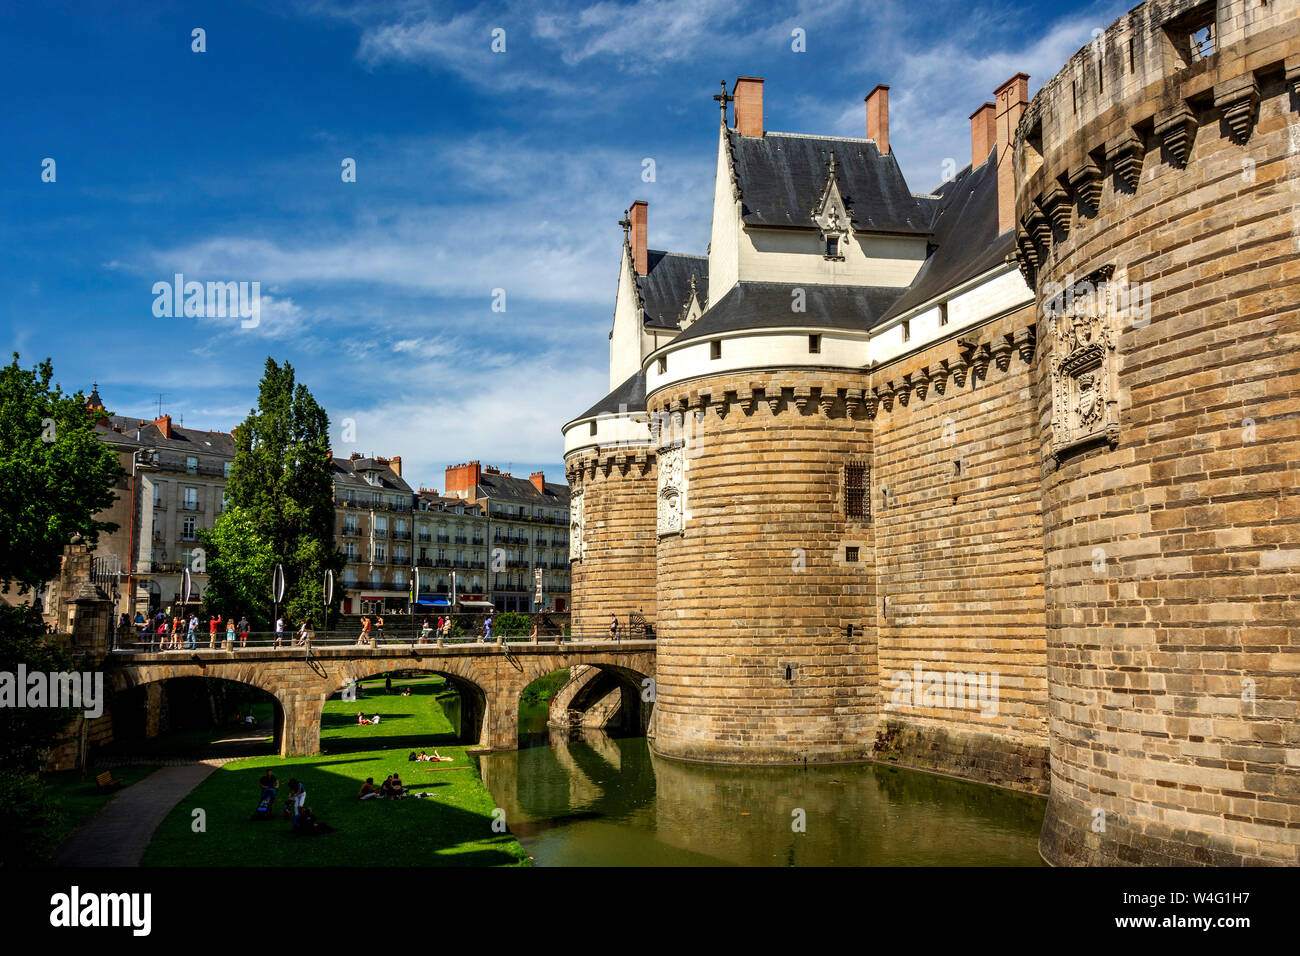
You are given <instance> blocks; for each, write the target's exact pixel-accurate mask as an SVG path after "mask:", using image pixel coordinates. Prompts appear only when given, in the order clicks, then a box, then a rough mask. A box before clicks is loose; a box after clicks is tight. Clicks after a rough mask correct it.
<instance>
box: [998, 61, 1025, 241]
mask: <svg viewBox="0 0 1300 956" xmlns="http://www.w3.org/2000/svg"><path fill="white" fill-rule="evenodd" d="M993 98H994V100H995V101H996V110H997V124H996V125H997V144H998V234H999V235H1000V234H1002V233H1004V232H1006V231H1007V230H1008V229H1013V228H1015V225H1016V178H1015V169H1014V168H1013V165H1014V164H1013V163H1012V157H1011V148H1012V146H1014V145H1015V142H1016V127H1017V126H1019V125H1020V117H1021V116H1022V115H1024V112H1025V107H1026V106H1028V105H1029V76H1028V74H1026V73H1017V74H1016V75H1015V76H1013V77H1012V78H1011V79H1009V80H1007V81H1006V82H1005V83H1003V84H1002V85H1001V86H999V87H998V88H997V89H996V90H994V91H993Z"/></svg>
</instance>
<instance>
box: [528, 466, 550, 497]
mask: <svg viewBox="0 0 1300 956" xmlns="http://www.w3.org/2000/svg"><path fill="white" fill-rule="evenodd" d="M528 480H529V481H531V482H532V483H533V487H534V488H536V489H537V490H538V491H540V492H542V493H543V494H545V493H546V473H545V472H541V471H535V472H533V473H532V474H531V475H529V476H528Z"/></svg>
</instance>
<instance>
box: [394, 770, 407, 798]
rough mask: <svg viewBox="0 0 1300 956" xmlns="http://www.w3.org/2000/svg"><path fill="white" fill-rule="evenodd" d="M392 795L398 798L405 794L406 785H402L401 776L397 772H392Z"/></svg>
mask: <svg viewBox="0 0 1300 956" xmlns="http://www.w3.org/2000/svg"><path fill="white" fill-rule="evenodd" d="M393 796H395V797H399V798H400V797H405V796H407V790H406V787H404V786H402V778H401V777H399V776H398V775H397V774H393Z"/></svg>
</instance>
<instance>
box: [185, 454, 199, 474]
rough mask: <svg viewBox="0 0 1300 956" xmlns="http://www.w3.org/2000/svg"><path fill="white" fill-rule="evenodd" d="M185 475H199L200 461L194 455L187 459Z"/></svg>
mask: <svg viewBox="0 0 1300 956" xmlns="http://www.w3.org/2000/svg"><path fill="white" fill-rule="evenodd" d="M185 473H186V474H188V475H197V474H198V473H199V460H198V459H197V458H195V457H194V456H193V455H189V456H186V458H185Z"/></svg>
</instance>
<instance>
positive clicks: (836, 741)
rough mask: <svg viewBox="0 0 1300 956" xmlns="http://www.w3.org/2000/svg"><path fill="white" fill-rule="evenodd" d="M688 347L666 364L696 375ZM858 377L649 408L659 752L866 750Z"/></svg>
mask: <svg viewBox="0 0 1300 956" xmlns="http://www.w3.org/2000/svg"><path fill="white" fill-rule="evenodd" d="M803 338H804V340H805V342H806V338H807V337H806V336H803ZM675 344H680V341H679V343H675ZM727 347H728V348H735V349H737V351H739V346H737V344H736V342H735V340H731V341H730V342H729V343H728V345H727ZM691 348H694V349H697V350H698V349H705V350H707V349H708V348H709V342H708V341H707V340H704V341H696V342H694V343H693V344H692V345H689V346H687V354H683V351H680V350H679V351H678V352H677V353H676V354H674V356H673V359H674V361H676V362H678V363H681V364H682V365H685V366H689V365H690V364H691V357H690V355H689V349H691ZM805 352H806V345H805ZM864 379H865V376H863V375H861V374H860V373H859V374H857V375H854V374H852V373H848V372H845V373H841V374H838V375H836V374H833V373H829V372H826V371H820V370H814V369H809V370H798V369H791V370H786V371H781V372H768V373H766V374H757V375H756V374H754V373H746V372H738V373H735V374H729V375H728V374H721V375H715V376H711V377H704V378H693V379H691V380H690V381H689V384H687V385H680V386H673V385H671V384H666V385H665V386H664V387H663V388H661V389H660V390H658V391H657V392H655V393H653V394H651V395H650V396H649V397H648V401H647V404H648V407H649V409H650V411H651V416H652V417H651V428H652V432H653V434H654V438H655V442H656V444H655V447H656V453H657V458H658V472H657V477H658V493H657V534H658V538H659V547H658V611H659V644H658V649H657V662H656V679H657V684H658V696H657V700H656V717H655V721H656V733H655V740H654V749H655V751H656V753H659V754H661V755H665V756H670V757H679V758H685V759H696V760H709V761H721V762H741V763H779V762H787V761H797V760H804V759H807V760H810V761H817V760H823V761H825V760H851V759H862V758H863V757H865V756H866V755H867V754H868V753H869V751H870V746H871V740H872V735H873V731H874V727H875V720H876V716H877V714H878V712H879V706H878V682H877V678H876V642H875V639H874V633H875V626H874V625H875V618H874V614H873V608H872V600H873V598H872V595H873V582H874V563H873V561H872V540H871V527H870V524H869V520H868V509H869V507H870V502H869V497H868V495H869V492H868V490H867V489H868V488H869V485H868V484H867V480H866V479H867V463H868V461H869V456H870V453H871V437H870V436H871V431H870V423H869V422H868V421H866V420H865V419H866V415H865V412H864V401H863V385H864Z"/></svg>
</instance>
